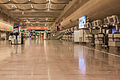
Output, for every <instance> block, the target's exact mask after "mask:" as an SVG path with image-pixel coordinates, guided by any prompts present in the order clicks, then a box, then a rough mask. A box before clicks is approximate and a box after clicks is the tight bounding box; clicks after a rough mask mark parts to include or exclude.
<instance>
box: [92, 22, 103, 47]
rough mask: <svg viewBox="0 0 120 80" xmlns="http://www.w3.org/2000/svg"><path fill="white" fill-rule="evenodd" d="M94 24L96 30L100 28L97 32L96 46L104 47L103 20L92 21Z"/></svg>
mask: <svg viewBox="0 0 120 80" xmlns="http://www.w3.org/2000/svg"><path fill="white" fill-rule="evenodd" d="M92 26H93V29H94V30H98V32H97V33H96V34H95V48H97V49H102V45H103V44H104V34H103V32H102V21H101V20H96V21H93V22H92Z"/></svg>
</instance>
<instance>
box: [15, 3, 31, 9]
mask: <svg viewBox="0 0 120 80" xmlns="http://www.w3.org/2000/svg"><path fill="white" fill-rule="evenodd" d="M17 7H18V8H19V9H22V10H28V9H31V5H30V4H22V5H17Z"/></svg>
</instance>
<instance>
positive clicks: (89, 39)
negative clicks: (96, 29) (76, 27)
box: [85, 22, 95, 47]
mask: <svg viewBox="0 0 120 80" xmlns="http://www.w3.org/2000/svg"><path fill="white" fill-rule="evenodd" d="M85 28H87V29H88V31H89V32H88V33H87V35H86V44H87V46H89V47H92V46H94V41H95V38H94V34H93V32H92V25H91V23H90V22H87V23H86V24H85Z"/></svg>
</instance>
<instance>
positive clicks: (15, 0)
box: [11, 0, 28, 3]
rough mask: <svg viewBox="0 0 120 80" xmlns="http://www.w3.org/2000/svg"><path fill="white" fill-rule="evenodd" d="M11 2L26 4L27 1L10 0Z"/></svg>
mask: <svg viewBox="0 0 120 80" xmlns="http://www.w3.org/2000/svg"><path fill="white" fill-rule="evenodd" d="M11 1H13V2H15V3H26V2H28V0H11Z"/></svg>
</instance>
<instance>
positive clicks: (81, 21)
mask: <svg viewBox="0 0 120 80" xmlns="http://www.w3.org/2000/svg"><path fill="white" fill-rule="evenodd" d="M85 23H86V17H85V16H83V17H81V18H79V29H81V28H84V25H85Z"/></svg>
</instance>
